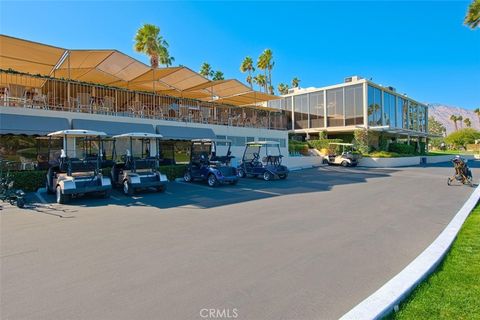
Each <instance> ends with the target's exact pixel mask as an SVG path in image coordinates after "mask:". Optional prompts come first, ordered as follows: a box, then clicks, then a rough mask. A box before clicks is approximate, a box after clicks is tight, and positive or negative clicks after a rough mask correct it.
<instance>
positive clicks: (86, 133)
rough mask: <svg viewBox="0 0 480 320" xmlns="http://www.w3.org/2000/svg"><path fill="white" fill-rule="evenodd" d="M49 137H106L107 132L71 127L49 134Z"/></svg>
mask: <svg viewBox="0 0 480 320" xmlns="http://www.w3.org/2000/svg"><path fill="white" fill-rule="evenodd" d="M47 136H48V137H63V136H69V137H106V136H107V134H106V133H105V132H102V131H93V130H81V129H69V130H60V131H55V132H52V133H49V134H47Z"/></svg>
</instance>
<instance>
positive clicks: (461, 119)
mask: <svg viewBox="0 0 480 320" xmlns="http://www.w3.org/2000/svg"><path fill="white" fill-rule="evenodd" d="M457 120H458V121H460V127H462V128H463V122H462V121H463V117H462V116H458V117H457Z"/></svg>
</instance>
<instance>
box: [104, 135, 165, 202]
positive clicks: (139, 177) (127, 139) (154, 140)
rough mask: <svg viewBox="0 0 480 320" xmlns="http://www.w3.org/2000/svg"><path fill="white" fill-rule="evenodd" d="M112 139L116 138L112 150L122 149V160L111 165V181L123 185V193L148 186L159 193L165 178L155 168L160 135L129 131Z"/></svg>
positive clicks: (158, 152) (163, 188)
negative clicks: (123, 152) (123, 151)
mask: <svg viewBox="0 0 480 320" xmlns="http://www.w3.org/2000/svg"><path fill="white" fill-rule="evenodd" d="M113 138H114V139H115V144H114V148H113V150H114V151H113V152H114V153H115V150H116V149H117V148H122V149H125V154H123V155H122V156H121V161H120V162H116V163H115V164H114V165H113V167H112V180H113V184H114V185H115V186H122V187H123V193H124V194H125V195H133V193H134V192H135V191H137V190H139V189H148V188H155V189H156V190H157V191H159V192H161V191H164V190H165V188H166V187H167V182H168V179H167V177H166V176H165V175H164V174H161V173H160V172H159V171H158V170H157V168H158V165H159V158H160V156H159V155H160V139H161V138H162V135H160V134H154V133H143V132H131V133H125V134H120V135H117V136H113ZM152 149H153V150H152ZM152 154H153V155H152ZM114 157H115V156H114ZM115 158H116V157H115Z"/></svg>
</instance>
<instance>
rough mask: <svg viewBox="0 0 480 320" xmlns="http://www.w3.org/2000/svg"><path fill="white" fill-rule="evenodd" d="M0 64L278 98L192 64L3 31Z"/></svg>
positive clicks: (129, 83) (182, 91)
mask: <svg viewBox="0 0 480 320" xmlns="http://www.w3.org/2000/svg"><path fill="white" fill-rule="evenodd" d="M0 68H1V69H4V70H6V69H13V70H15V71H19V72H24V73H29V74H40V75H44V76H53V77H55V78H66V79H72V80H76V81H83V82H91V83H96V84H100V85H107V86H115V87H121V88H127V89H130V90H139V91H150V92H156V93H159V94H165V95H171V96H176V97H184V98H192V99H200V100H204V101H214V102H222V103H226V104H231V105H236V106H241V105H248V104H257V103H260V102H263V101H268V100H273V99H278V97H276V96H273V95H269V94H265V93H261V92H256V91H253V90H252V89H251V88H250V87H248V86H246V85H244V84H243V83H241V82H240V81H238V80H235V79H230V80H220V81H211V80H208V79H207V78H205V77H203V76H202V75H201V74H199V73H197V72H195V71H193V70H191V69H189V68H187V67H170V68H155V69H153V68H151V67H149V66H147V65H145V64H144V63H142V62H140V61H138V60H136V59H134V58H132V57H130V56H128V55H126V54H124V53H122V52H119V51H117V50H69V49H64V48H59V47H53V46H49V45H45V44H41V43H36V42H32V41H28V40H23V39H18V38H13V37H10V36H6V35H0Z"/></svg>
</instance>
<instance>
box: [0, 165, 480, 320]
mask: <svg viewBox="0 0 480 320" xmlns="http://www.w3.org/2000/svg"><path fill="white" fill-rule="evenodd" d="M474 166H477V165H476V164H475V163H474ZM451 172H452V169H451V167H450V165H448V166H447V165H437V166H431V167H427V168H421V167H412V168H401V169H391V170H390V169H349V168H340V167H322V168H317V169H309V170H303V171H298V172H294V173H292V174H291V176H290V177H289V179H288V180H286V181H272V182H268V183H267V182H264V181H261V180H242V181H241V182H240V183H239V184H238V185H237V186H234V187H232V186H225V187H221V188H217V189H214V190H212V189H209V188H208V187H206V186H204V185H201V184H191V185H186V184H183V183H172V184H171V185H170V186H169V189H168V191H167V193H165V194H156V193H149V194H143V195H139V196H138V197H135V198H133V199H131V198H126V197H124V196H122V195H120V194H119V193H115V194H114V196H113V198H112V199H110V200H104V199H88V200H87V199H78V200H77V201H74V202H72V203H71V204H70V205H62V206H61V205H50V204H47V205H45V204H38V205H37V206H35V207H34V208H31V209H30V210H18V209H15V208H13V207H9V206H7V207H5V208H4V210H3V211H1V212H0V215H1V238H0V240H1V247H0V248H1V284H0V285H1V293H0V294H1V305H0V310H1V314H0V318H1V319H49V320H52V319H62V320H63V319H102V320H105V319H203V318H202V317H201V313H200V312H201V310H202V309H204V308H207V309H210V308H213V309H219V310H220V313H222V312H225V313H224V314H223V315H227V312H228V313H229V314H228V315H230V316H231V317H232V316H234V315H238V318H237V319H275V320H277V319H335V318H338V317H339V316H341V315H342V314H343V313H345V312H346V311H348V310H349V309H350V308H351V307H353V306H354V305H355V304H357V303H358V302H359V301H361V300H362V299H363V298H365V297H366V296H368V295H369V294H371V293H372V292H374V291H375V290H376V289H378V288H379V287H380V286H381V285H382V284H383V283H385V282H386V281H387V280H389V279H390V278H391V277H392V276H394V275H395V274H396V273H398V272H399V271H400V270H402V269H403V268H404V267H405V266H406V265H407V264H408V263H409V262H410V261H411V260H412V259H414V258H415V257H416V256H417V255H418V254H419V253H420V252H421V251H422V250H423V249H425V248H426V247H427V246H428V244H429V243H431V242H432V240H433V239H434V238H435V237H436V236H437V235H438V234H439V233H440V232H441V230H442V229H443V228H444V227H445V226H446V224H447V223H448V222H449V220H450V219H451V218H452V217H453V215H454V214H455V212H456V211H457V210H458V209H459V208H460V207H461V205H462V203H463V202H464V201H465V200H466V199H467V198H468V196H469V195H470V193H471V192H472V190H473V189H472V188H470V187H466V186H452V187H448V186H447V185H446V178H447V176H448V175H450V174H451ZM479 175H480V170H479V169H476V168H475V169H474V176H475V177H478V176H479ZM48 199H51V198H48ZM234 309H235V310H234ZM202 315H206V313H205V311H204V312H203V313H202ZM210 319H213V318H210ZM224 319H225V318H224Z"/></svg>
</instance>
